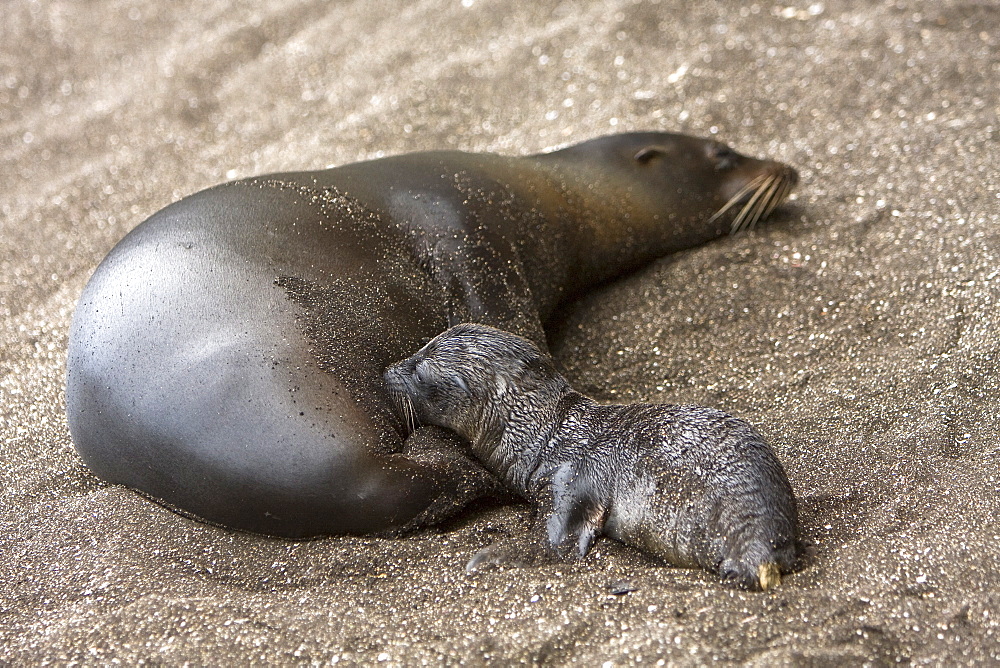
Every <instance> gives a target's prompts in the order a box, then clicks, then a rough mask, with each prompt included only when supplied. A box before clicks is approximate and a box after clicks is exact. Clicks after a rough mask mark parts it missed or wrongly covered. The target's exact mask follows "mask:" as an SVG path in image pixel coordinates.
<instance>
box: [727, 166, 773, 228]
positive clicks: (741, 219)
mask: <svg viewBox="0 0 1000 668" xmlns="http://www.w3.org/2000/svg"><path fill="white" fill-rule="evenodd" d="M776 178H777V177H776V176H774V175H768V176H765V177H764V180H763V183H761V184H760V186H759V187H758V188H757V189H756V191H755V192H754V194H753V196H752V197H751V198H750V200H749V201H748V202H747V203H746V204H745V205H744V206H743V209H742V210H741V211H740V213H739V215H738V216H737V217H736V220H734V221H733V224H732V227H731V229H730V233H731V234H737V233H739V232H743V231H745V230H748V229H750V228H752V227H753V226H754V225H755V224H756V223H757V220H758V219H759V218H760V213H759V204H760V202H761V196H762V195H763V194H764V193H765V192H767V190H768V189H769V188H770V186H771V185H772V184H773V183H774V181H775V179H776Z"/></svg>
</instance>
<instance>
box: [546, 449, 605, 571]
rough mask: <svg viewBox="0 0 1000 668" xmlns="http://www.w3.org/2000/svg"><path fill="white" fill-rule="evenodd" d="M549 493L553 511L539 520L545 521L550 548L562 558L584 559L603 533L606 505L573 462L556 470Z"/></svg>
mask: <svg viewBox="0 0 1000 668" xmlns="http://www.w3.org/2000/svg"><path fill="white" fill-rule="evenodd" d="M548 490H549V492H550V494H551V499H552V505H551V508H552V512H551V513H550V514H549V515H548V516H547V517H544V516H543V517H542V518H540V519H544V522H545V531H546V534H547V535H548V539H549V546H550V547H551V549H552V550H553V551H555V552H556V553H557V554H559V555H560V556H561V557H563V558H570V557H572V556H579V557H585V556H586V555H587V553H588V552H589V551H590V548H591V546H592V545H593V544H594V541H595V540H596V539H597V536H599V535H600V534H601V533H602V532H603V529H604V521H605V519H606V518H607V515H608V505H607V503H606V502H605V501H603V500H601V499H599V498H597V497H596V496H595V495H594V493H593V492H594V485H593V484H592V482H591V481H590V478H589V476H588V475H587V474H586V472H584V471H581V470H580V467H579V466H577V465H574V464H572V463H565V464H562V465H560V466H559V467H558V468H557V469H556V470H555V472H554V473H553V474H552V476H551V483H550V484H549V485H548ZM540 507H542V506H540ZM574 553H575V554H574Z"/></svg>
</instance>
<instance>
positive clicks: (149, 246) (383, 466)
mask: <svg viewBox="0 0 1000 668" xmlns="http://www.w3.org/2000/svg"><path fill="white" fill-rule="evenodd" d="M640 154H641V155H640ZM762 175H771V176H769V178H771V181H769V182H768V183H770V184H771V185H770V186H769V187H770V190H769V191H768V192H767V195H766V197H763V196H762V197H760V198H758V199H759V200H761V201H763V200H765V199H766V200H767V206H766V207H764V206H763V205H758V204H754V205H753V207H755V208H754V212H756V215H761V214H762V213H763V214H766V213H768V212H769V210H770V209H771V208H773V206H775V205H777V203H778V202H779V201H780V200H781V199H782V198H783V196H784V195H785V194H787V191H788V190H789V189H790V184H791V183H794V172H792V171H791V170H790V169H788V168H786V167H784V166H782V165H780V164H777V163H771V162H767V161H757V160H752V159H750V158H745V157H742V156H739V155H737V154H734V153H731V152H727V150H726V149H724V147H720V145H718V144H717V143H715V142H711V141H705V140H698V139H693V138H689V137H683V136H679V135H668V134H660V133H654V134H635V135H621V136H617V137H606V138H602V139H598V140H594V141H591V142H587V143H584V144H580V145H577V146H574V147H570V148H569V149H565V150H563V151H557V152H554V153H550V154H545V155H538V156H526V157H520V158H511V157H502V156H496V155H488V154H483V155H480V154H468V153H458V152H432V153H417V154H410V155H402V156H398V157H393V158H385V159H381V160H375V161H371V162H363V163H357V164H352V165H346V166H344V167H339V168H336V169H330V170H324V171H317V172H300V173H288V174H277V175H271V176H264V177H258V178H251V179H246V180H243V181H238V182H234V183H229V184H224V185H221V186H217V187H215V188H211V189H209V190H206V191H203V192H200V193H197V194H195V195H192V196H190V197H187V198H185V199H183V200H181V201H179V202H177V203H175V204H173V205H171V206H169V207H167V208H165V209H163V210H162V211H160V212H158V213H156V214H155V215H153V216H152V217H151V218H149V219H148V220H147V221H146V222H144V223H143V224H141V225H139V226H138V227H137V228H136V229H134V230H133V231H132V232H131V233H130V234H129V235H127V236H126V237H125V238H124V239H123V240H122V241H121V242H119V244H118V245H117V246H116V247H115V248H114V249H113V250H112V251H111V253H109V255H108V257H107V258H106V259H105V260H104V261H103V262H102V263H101V265H100V266H99V267H98V269H97V270H96V272H95V273H94V276H93V277H92V279H91V281H90V283H89V284H88V286H87V287H86V289H85V291H84V293H83V295H82V296H81V299H80V302H79V305H78V307H77V311H76V313H75V315H74V321H73V326H72V330H71V333H70V346H69V356H68V362H67V411H68V417H69V424H70V429H71V432H72V435H73V440H74V444H75V445H76V448H77V449H78V451H79V452H80V454H81V456H82V457H83V459H84V461H85V463H86V464H87V465H88V466H89V467H90V468H91V469H92V470H93V471H94V472H95V473H97V474H98V475H99V476H100V477H102V478H104V479H106V480H109V481H111V482H115V483H122V484H125V485H128V486H130V487H133V488H136V489H138V490H140V491H142V492H144V493H145V494H147V495H149V496H151V497H153V498H155V499H157V500H160V501H161V502H164V503H165V504H167V505H169V506H171V507H174V508H176V509H179V510H182V511H185V512H187V513H190V514H193V515H195V516H198V517H200V518H203V519H205V520H208V521H210V522H214V523H218V524H223V525H226V526H231V527H235V528H240V529H246V530H250V531H255V532H259V533H265V534H272V535H281V536H289V537H303V536H313V535H322V534H330V533H344V532H351V533H370V532H379V531H385V530H394V529H398V528H401V527H407V526H412V525H414V524H415V523H421V522H427V521H433V520H434V519H435V518H436V517H437V516H438V515H440V514H443V513H447V512H448V511H449V509H452V508H454V507H455V506H458V505H460V504H461V503H462V502H463V501H464V500H465V499H467V498H468V497H470V496H474V495H476V494H477V493H480V492H481V490H482V489H484V488H486V487H488V486H489V477H488V476H487V475H486V474H484V473H483V472H482V470H481V469H479V468H478V467H477V466H476V465H474V464H473V463H472V462H471V461H469V460H468V459H467V458H465V457H464V456H462V455H460V454H456V453H453V452H450V451H448V450H447V449H439V448H437V447H436V445H435V444H436V443H437V442H438V441H439V440H440V439H439V438H438V434H436V433H433V432H429V431H427V430H420V431H419V432H418V433H417V434H416V435H415V436H413V437H411V439H410V441H409V442H408V443H407V446H409V445H413V446H420V447H415V448H410V449H408V448H407V447H406V446H404V444H403V437H402V435H401V434H403V432H404V429H403V426H402V425H401V424H400V423H399V422H398V420H397V418H396V417H395V415H394V413H393V411H392V409H391V406H390V404H389V401H388V398H387V396H386V394H385V390H384V387H383V385H382V381H381V372H382V370H383V368H384V367H385V366H386V365H388V364H389V363H391V362H393V361H395V360H397V359H399V358H401V357H403V356H404V355H406V354H408V353H409V352H410V351H412V350H414V349H416V348H418V347H419V346H420V345H421V344H422V343H424V342H426V341H427V340H428V339H429V338H431V337H432V336H434V335H436V334H438V333H439V332H441V331H442V330H444V329H445V328H446V327H448V326H449V325H452V324H456V323H458V322H463V321H474V322H482V323H485V324H489V325H493V326H496V327H500V328H503V329H506V330H510V331H513V332H516V333H518V334H521V335H524V336H526V337H528V338H530V339H532V340H533V341H535V342H536V343H538V344H539V345H541V346H544V333H543V330H542V324H543V323H544V322H545V320H546V318H547V317H548V316H549V314H550V313H551V312H552V310H553V308H554V307H555V306H556V305H557V304H558V303H559V302H560V301H561V300H562V299H564V298H565V297H566V296H568V295H571V294H573V293H576V292H578V291H580V290H582V289H584V288H586V287H587V286H589V285H591V284H594V283H596V282H599V281H603V280H606V279H608V278H610V277H613V276H615V275H617V274H620V273H623V272H625V271H628V270H631V269H633V268H635V267H638V266H641V265H642V264H643V263H646V262H648V261H650V260H652V259H654V258H656V257H659V256H662V255H665V254H668V253H671V252H674V251H677V250H680V249H683V248H687V247H691V246H695V245H697V244H700V243H702V242H704V241H706V240H708V239H711V238H713V237H715V236H718V235H720V234H722V233H724V232H726V231H727V230H728V228H729V224H730V223H729V219H730V218H731V217H732V216H731V214H730V213H726V215H721V216H720V215H715V217H714V218H713V214H715V213H717V212H718V211H719V210H720V209H721V208H723V207H725V206H727V205H726V203H727V201H730V200H736V199H741V200H743V201H749V200H750V198H751V195H752V193H750V194H747V195H744V194H743V193H742V191H741V189H745V188H746V184H747V183H750V182H751V181H752V180H753V179H758V181H759V179H760V178H761V176H762ZM775 184H781V186H782V187H780V188H779V187H778V186H777V185H775ZM761 188H762V187H761ZM761 188H758V190H760V189H761ZM730 203H731V202H730ZM750 207H751V204H747V205H746V207H744V208H750ZM765 209H766V210H765ZM421 439H423V440H421ZM424 446H426V447H424Z"/></svg>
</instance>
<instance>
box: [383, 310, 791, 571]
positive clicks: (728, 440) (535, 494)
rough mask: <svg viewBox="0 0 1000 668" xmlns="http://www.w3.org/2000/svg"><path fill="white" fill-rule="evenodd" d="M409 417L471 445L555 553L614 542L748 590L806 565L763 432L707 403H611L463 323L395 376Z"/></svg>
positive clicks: (525, 344) (518, 342)
mask: <svg viewBox="0 0 1000 668" xmlns="http://www.w3.org/2000/svg"><path fill="white" fill-rule="evenodd" d="M385 380H386V384H387V386H388V387H389V391H390V395H391V396H392V397H393V399H394V400H395V402H396V405H397V406H398V407H399V409H400V413H401V414H402V415H403V416H405V417H406V418H408V420H409V421H410V422H411V423H412V424H425V425H426V424H431V425H437V426H440V427H446V428H448V429H452V430H454V431H455V432H457V433H458V434H459V435H460V436H462V437H463V438H465V439H467V440H468V442H469V444H470V449H471V451H472V453H473V455H475V457H476V459H478V460H479V461H480V462H481V463H482V464H483V465H484V466H485V467H486V469H487V470H488V471H490V472H492V473H494V474H496V475H497V476H499V477H500V478H501V479H502V480H503V481H504V482H505V483H506V484H507V485H508V486H509V487H510V489H511V490H512V491H514V492H516V493H517V494H519V495H520V496H522V497H524V498H526V499H528V500H530V501H532V502H534V503H535V504H536V506H537V507H538V511H539V519H540V520H541V521H540V524H542V526H543V528H544V531H545V532H546V534H547V537H548V543H549V547H550V549H551V550H552V551H553V552H556V553H559V554H562V555H572V554H573V553H576V554H578V555H579V556H581V557H582V556H585V555H586V554H587V552H588V551H589V550H590V546H591V545H592V543H593V541H594V539H595V538H596V537H597V536H598V535H599V534H602V533H603V534H605V535H608V536H610V537H612V538H615V539H617V540H620V541H622V542H624V543H628V544H630V545H633V546H635V547H638V548H640V549H642V550H645V551H647V552H650V553H652V554H654V555H656V556H658V557H661V558H662V559H664V560H666V561H668V562H671V563H674V564H677V565H680V566H701V567H702V568H705V569H707V570H709V571H712V572H715V573H718V574H720V575H721V576H722V577H723V578H724V579H726V580H728V581H732V582H735V583H736V584H739V585H741V586H743V587H746V588H748V589H769V588H771V587H774V586H775V585H777V584H779V583H780V582H781V572H782V571H783V570H784V571H788V570H790V569H791V568H792V566H793V565H794V562H795V558H796V550H797V533H798V520H797V514H796V506H795V497H794V496H793V495H792V488H791V485H789V484H788V479H787V478H786V477H785V472H784V469H783V468H782V467H781V463H780V462H779V461H778V459H777V458H776V457H775V456H774V453H773V452H772V451H771V449H770V448H769V447H768V446H767V444H766V443H765V442H764V440H763V439H762V438H761V437H760V435H759V434H757V432H756V431H754V430H753V428H752V427H751V426H750V425H749V424H747V423H746V422H744V421H743V420H738V419H736V418H734V417H733V416H731V415H727V414H726V413H723V412H721V411H717V410H714V409H711V408H705V407H703V406H667V405H654V404H633V405H627V406H626V405H600V404H598V403H597V402H595V401H594V400H592V399H589V398H588V397H585V396H583V395H582V394H580V393H579V392H576V391H574V390H573V388H572V387H570V385H569V383H568V382H566V379H564V378H563V377H562V376H561V375H559V374H558V373H557V372H556V370H555V366H554V365H553V363H552V360H551V358H550V357H549V356H548V355H546V354H544V353H543V352H542V351H541V350H539V348H538V346H536V345H535V344H534V343H532V342H531V341H529V340H527V339H525V338H523V337H520V336H517V335H515V334H511V333H509V332H504V331H500V330H497V329H494V328H492V327H487V326H484V325H475V324H461V325H457V326H455V327H452V328H451V329H449V330H448V331H446V332H444V333H443V334H440V335H438V336H437V337H435V338H434V339H432V340H431V342H430V343H428V344H427V345H426V346H424V347H423V348H421V349H420V350H419V351H418V352H417V353H415V354H414V355H412V356H411V357H409V358H408V359H405V360H403V361H402V362H398V363H397V364H394V365H393V366H391V367H389V368H388V369H386V371H385Z"/></svg>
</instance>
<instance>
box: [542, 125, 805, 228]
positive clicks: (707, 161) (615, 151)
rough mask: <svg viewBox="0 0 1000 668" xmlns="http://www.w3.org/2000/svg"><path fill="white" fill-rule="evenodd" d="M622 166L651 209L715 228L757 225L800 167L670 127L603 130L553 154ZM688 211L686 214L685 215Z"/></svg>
mask: <svg viewBox="0 0 1000 668" xmlns="http://www.w3.org/2000/svg"><path fill="white" fill-rule="evenodd" d="M549 155H551V156H553V157H556V158H560V159H562V158H568V159H572V160H578V161H581V162H583V161H591V162H592V163H593V164H594V165H600V166H601V167H602V168H604V169H605V170H606V168H607V167H609V166H613V167H616V168H617V169H616V171H617V173H618V175H619V176H620V177H624V178H625V180H626V181H627V182H628V183H629V184H631V185H632V187H633V188H634V189H636V191H637V193H638V194H639V196H640V197H643V198H644V199H645V201H646V202H647V205H648V207H649V209H650V210H659V211H663V212H669V213H668V216H667V217H668V218H670V219H675V220H676V221H677V222H684V220H685V219H687V220H691V221H698V222H703V223H707V224H709V225H708V226H709V228H710V229H711V230H712V232H714V233H716V234H722V233H724V232H726V231H727V230H728V231H729V232H731V233H736V232H740V231H742V230H746V229H749V228H752V227H753V226H754V225H756V224H757V223H758V222H759V221H761V220H763V219H764V218H766V217H767V216H769V215H770V214H771V212H772V211H774V209H775V208H777V206H778V205H779V204H781V203H782V202H784V201H785V199H787V198H788V195H789V194H791V192H792V190H793V189H794V188H795V185H796V184H797V183H798V180H799V176H798V173H797V172H796V171H795V170H794V169H793V168H792V167H790V166H788V165H785V164H783V163H780V162H777V161H774V160H761V159H757V158H751V157H749V156H746V155H743V154H741V153H737V152H736V151H735V150H733V149H732V148H730V147H729V146H727V145H726V144H723V143H721V142H719V141H716V140H714V139H703V138H699V137H691V136H688V135H681V134H675V133H670V132H633V133H626V134H619V135H610V136H607V137H600V138H598V139H593V140H591V141H587V142H583V143H581V144H576V145H574V146H570V147H568V148H565V149H562V150H560V151H556V152H554V153H551V154H549ZM679 212H684V213H685V214H690V215H689V216H688V215H681V214H680V213H679Z"/></svg>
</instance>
